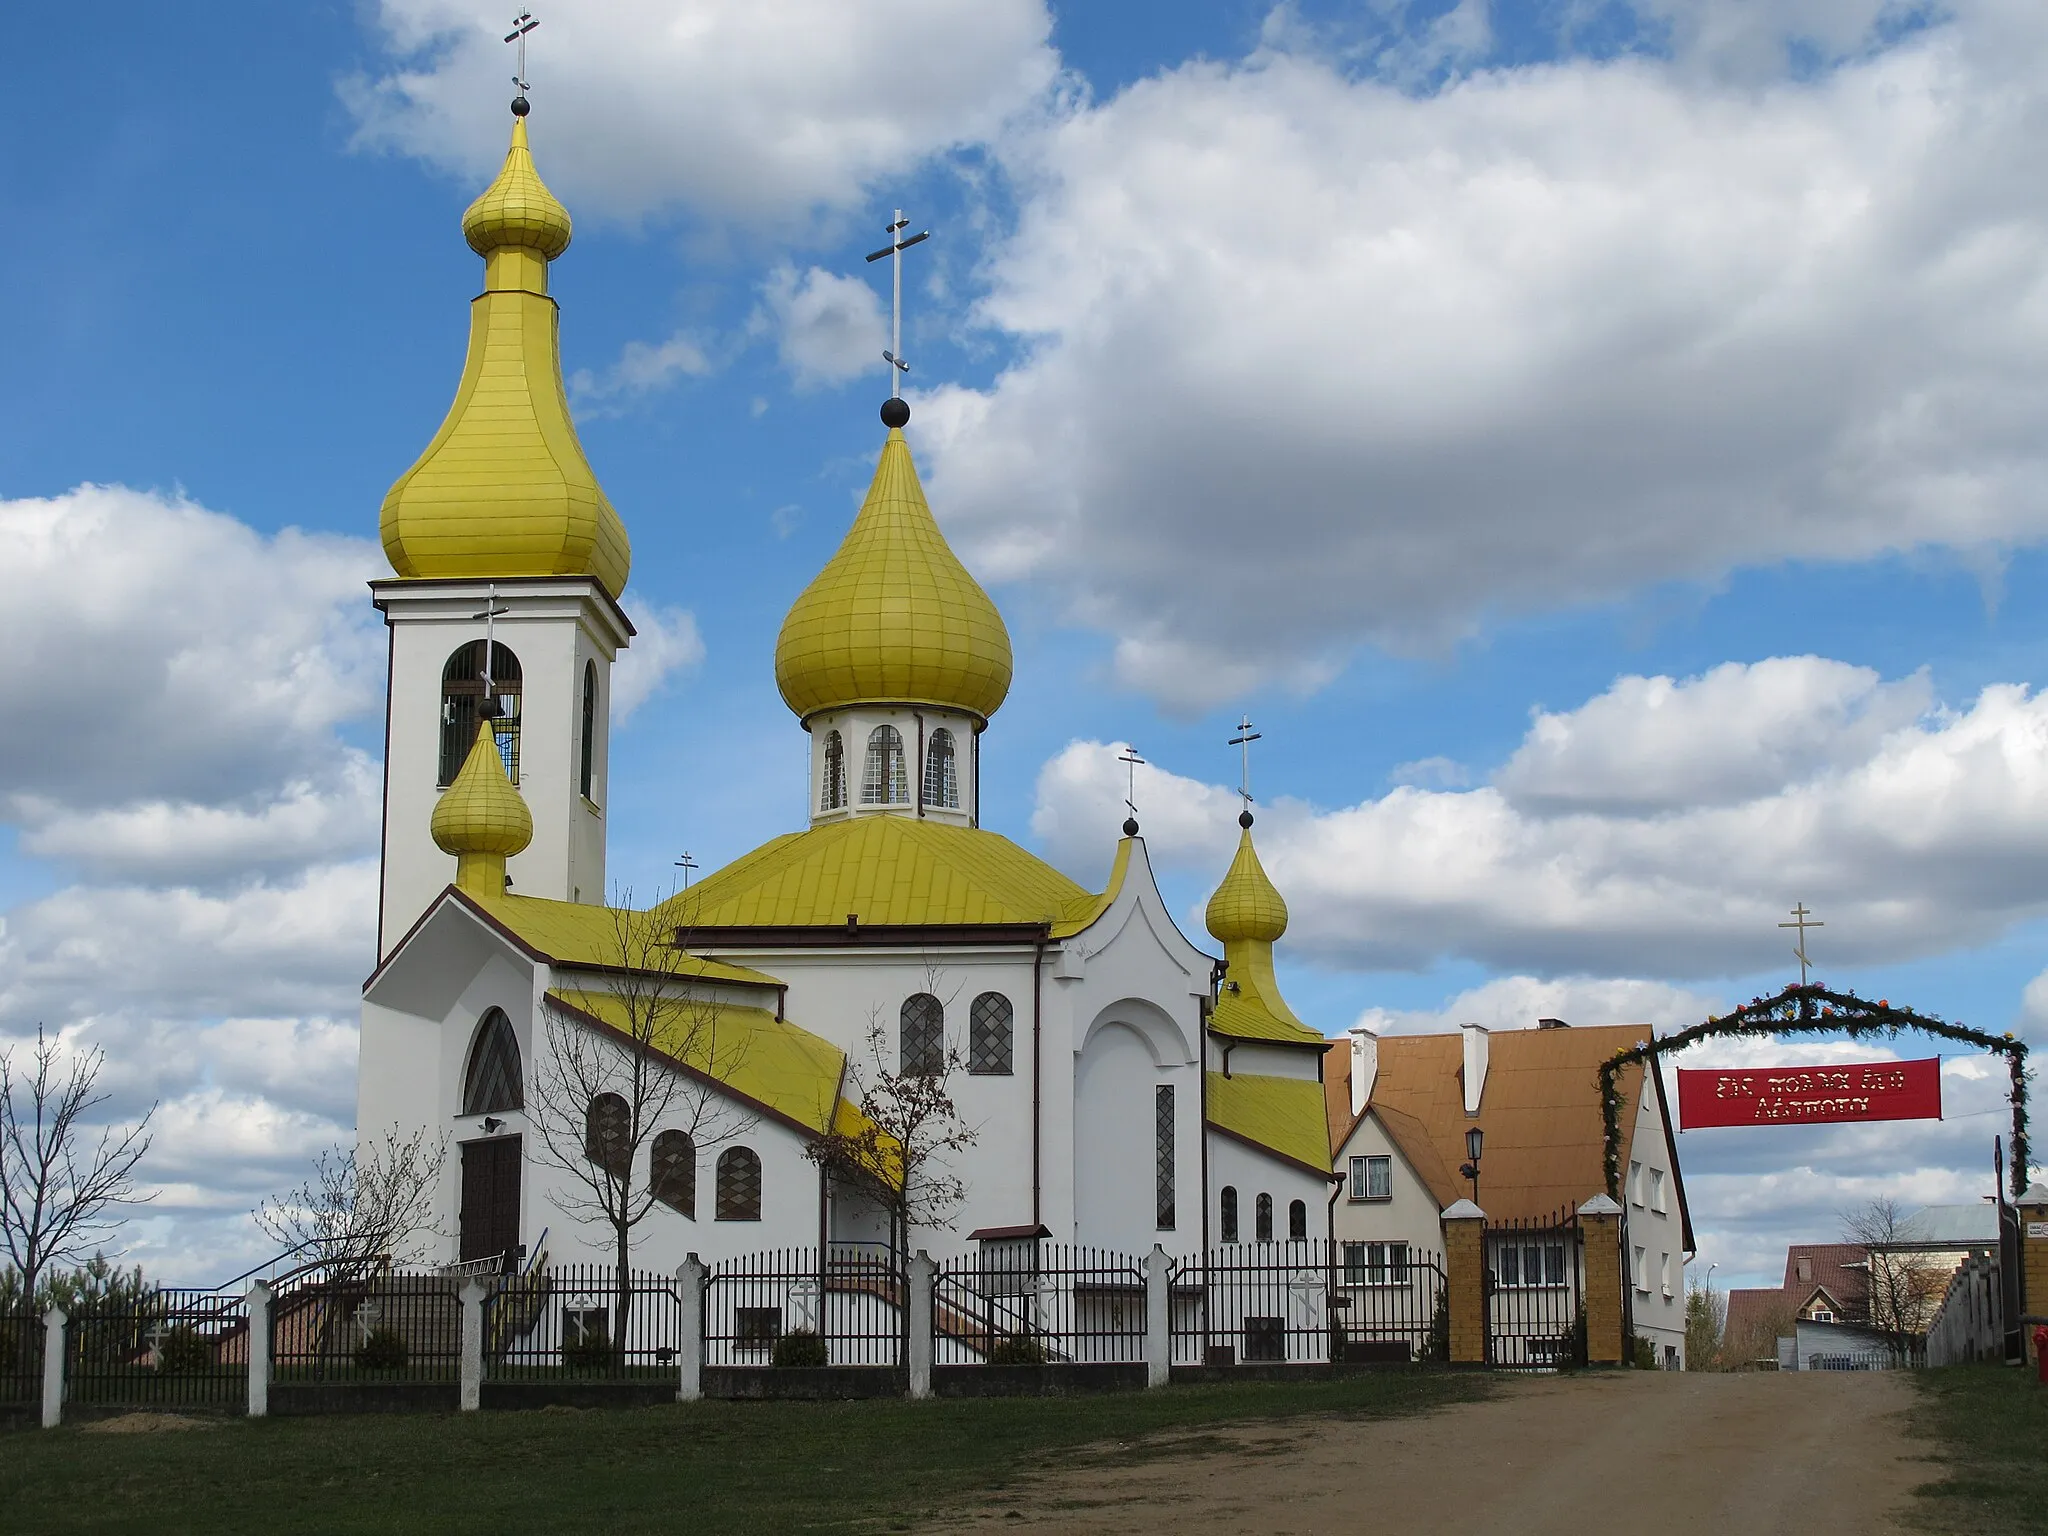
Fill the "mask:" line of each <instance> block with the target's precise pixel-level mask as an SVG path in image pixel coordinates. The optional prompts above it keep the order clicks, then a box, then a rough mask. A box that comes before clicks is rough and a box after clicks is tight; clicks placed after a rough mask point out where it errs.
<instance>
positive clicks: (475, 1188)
mask: <svg viewBox="0 0 2048 1536" xmlns="http://www.w3.org/2000/svg"><path fill="white" fill-rule="evenodd" d="M521 1161H522V1158H521V1155H520V1138H519V1137H517V1136H493V1137H492V1138H491V1139H490V1140H488V1141H465V1142H463V1143H462V1257H463V1259H464V1260H465V1261H466V1260H469V1259H491V1258H496V1257H497V1256H498V1255H500V1254H503V1253H508V1252H510V1251H511V1250H512V1249H514V1248H516V1247H518V1246H519V1165H520V1163H521Z"/></svg>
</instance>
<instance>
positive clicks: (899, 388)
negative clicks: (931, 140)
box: [867, 208, 932, 400]
mask: <svg viewBox="0 0 2048 1536" xmlns="http://www.w3.org/2000/svg"><path fill="white" fill-rule="evenodd" d="M908 228H910V220H908V219H906V218H904V217H903V210H902V209H901V208H898V209H897V210H896V217H895V218H893V219H891V220H890V221H889V243H888V244H887V245H885V246H883V247H882V248H881V249H880V250H879V251H870V252H868V258H867V259H868V260H869V261H880V260H881V259H882V258H883V257H884V256H887V257H888V258H889V266H890V269H891V270H890V273H889V279H890V288H891V290H892V297H891V299H890V302H889V350H888V351H887V352H884V353H883V354H882V357H883V359H884V361H886V362H887V363H888V364H889V398H890V399H891V400H901V399H902V398H903V375H904V374H906V373H908V372H910V364H908V363H906V362H905V361H904V360H903V253H904V252H905V251H907V250H909V249H910V248H911V247H912V246H913V245H916V244H918V243H919V242H920V241H924V240H929V239H931V237H932V232H931V231H930V230H928V229H923V230H919V231H918V232H917V233H916V234H914V235H912V236H911V237H910V238H909V239H908V240H906V239H904V238H903V231H904V230H906V229H908Z"/></svg>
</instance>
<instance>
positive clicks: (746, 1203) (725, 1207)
mask: <svg viewBox="0 0 2048 1536" xmlns="http://www.w3.org/2000/svg"><path fill="white" fill-rule="evenodd" d="M716 1215H717V1217H718V1219H719V1220H720V1221H759V1220H760V1219H761V1159H760V1158H759V1157H757V1156H755V1155H754V1153H753V1152H752V1151H750V1150H749V1149H747V1148H746V1147H727V1148H726V1149H725V1150H724V1151H723V1152H721V1153H719V1154H718V1209H717V1212H716Z"/></svg>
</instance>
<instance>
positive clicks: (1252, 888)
mask: <svg viewBox="0 0 2048 1536" xmlns="http://www.w3.org/2000/svg"><path fill="white" fill-rule="evenodd" d="M1241 824H1242V825H1243V827H1244V830H1243V831H1242V832H1240V833H1239V834H1238V839H1237V857H1236V858H1234V859H1232V860H1231V861H1230V872H1229V873H1228V874H1226V875H1225V876H1224V877H1223V883H1222V884H1221V885H1219V886H1217V887H1216V894H1215V895H1214V896H1211V897H1210V898H1209V910H1208V911H1207V912H1206V913H1205V914H1204V918H1205V920H1206V921H1207V923H1208V926H1209V933H1210V935H1211V936H1212V937H1213V938H1216V939H1218V940H1220V941H1221V942H1222V943H1224V944H1226V945H1228V944H1234V943H1244V942H1251V943H1256V944H1273V943H1277V942H1278V941H1279V938H1280V936H1281V935H1282V934H1284V933H1285V932H1287V903H1286V901H1285V900H1284V899H1283V898H1282V897H1281V895H1280V892H1279V891H1278V889H1276V888H1275V886H1274V884H1273V882H1272V881H1271V880H1269V879H1267V878H1266V870H1265V866H1264V865H1262V864H1260V863H1259V853H1258V850H1257V849H1256V848H1254V847H1253V846H1252V829H1251V817H1250V815H1249V814H1247V815H1246V816H1244V817H1242V818H1241Z"/></svg>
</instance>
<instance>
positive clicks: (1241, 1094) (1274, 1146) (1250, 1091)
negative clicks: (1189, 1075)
mask: <svg viewBox="0 0 2048 1536" xmlns="http://www.w3.org/2000/svg"><path fill="white" fill-rule="evenodd" d="M1209 1123H1210V1124H1211V1125H1213V1126H1215V1127H1216V1128H1217V1129H1218V1130H1221V1131H1228V1132H1229V1133H1230V1134H1231V1135H1233V1136H1236V1137H1238V1138H1239V1139H1240V1140H1243V1141H1248V1142H1251V1143H1252V1144H1253V1145H1255V1146H1260V1147H1264V1148H1265V1149H1266V1150H1267V1151H1269V1152H1276V1153H1278V1154H1279V1155H1280V1156H1282V1157H1284V1158H1286V1159H1288V1161H1290V1162H1295V1163H1299V1164H1301V1165H1302V1166H1303V1167H1305V1168H1308V1169H1311V1170H1312V1171H1314V1172H1316V1173H1319V1174H1322V1175H1323V1176H1324V1177H1328V1176H1329V1172H1330V1140H1329V1135H1330V1133H1329V1128H1328V1123H1327V1122H1326V1121H1325V1119H1324V1117H1323V1085H1322V1084H1321V1083H1318V1082H1313V1081H1310V1080H1308V1079H1304V1078H1295V1077H1263V1076H1258V1075H1256V1074H1253V1073H1250V1072H1238V1073H1234V1074H1232V1075H1231V1076H1229V1077H1225V1076H1224V1075H1223V1074H1222V1073H1221V1072H1211V1073H1210V1074H1209Z"/></svg>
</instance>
